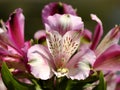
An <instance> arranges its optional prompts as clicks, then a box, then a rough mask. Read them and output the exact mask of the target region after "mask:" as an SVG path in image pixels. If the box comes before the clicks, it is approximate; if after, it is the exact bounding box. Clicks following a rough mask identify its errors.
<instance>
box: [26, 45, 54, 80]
mask: <svg viewBox="0 0 120 90" xmlns="http://www.w3.org/2000/svg"><path fill="white" fill-rule="evenodd" d="M27 56H28V60H29V61H28V64H29V65H30V70H31V73H32V74H33V75H34V76H35V77H36V78H40V79H42V80H46V79H49V78H51V77H52V75H53V73H52V72H51V68H52V67H51V64H50V62H49V61H50V60H49V59H50V57H49V53H48V52H46V50H45V48H44V47H43V46H41V45H34V46H32V47H31V48H30V49H29V50H28V54H27ZM43 68H44V69H43Z"/></svg>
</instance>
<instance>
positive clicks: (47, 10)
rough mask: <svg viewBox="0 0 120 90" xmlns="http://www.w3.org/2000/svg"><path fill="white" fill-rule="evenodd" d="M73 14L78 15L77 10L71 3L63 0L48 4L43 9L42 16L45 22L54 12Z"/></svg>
mask: <svg viewBox="0 0 120 90" xmlns="http://www.w3.org/2000/svg"><path fill="white" fill-rule="evenodd" d="M57 13H58V14H72V15H76V11H75V10H74V9H73V8H72V6H71V5H68V4H65V3H61V2H53V3H50V4H48V5H46V6H45V7H44V8H43V10H42V18H43V22H44V23H45V22H47V17H48V16H52V15H54V14H57Z"/></svg>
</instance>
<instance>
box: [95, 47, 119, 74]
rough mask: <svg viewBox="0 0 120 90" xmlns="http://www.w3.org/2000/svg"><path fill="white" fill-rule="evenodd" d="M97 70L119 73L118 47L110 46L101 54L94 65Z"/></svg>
mask: <svg viewBox="0 0 120 90" xmlns="http://www.w3.org/2000/svg"><path fill="white" fill-rule="evenodd" d="M94 68H95V69H97V70H108V71H113V72H115V71H119V70H120V46H119V45H112V46H111V47H109V48H108V49H107V50H106V51H105V52H103V53H102V54H101V55H100V56H99V57H98V58H97V60H96V62H95V63H94Z"/></svg>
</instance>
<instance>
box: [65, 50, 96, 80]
mask: <svg viewBox="0 0 120 90" xmlns="http://www.w3.org/2000/svg"><path fill="white" fill-rule="evenodd" d="M81 50H83V49H81ZM95 60H96V56H95V54H94V52H93V51H91V50H89V49H87V50H84V51H79V52H78V53H77V54H75V55H74V56H73V57H72V58H71V60H70V61H69V62H68V64H67V65H66V67H67V68H68V69H69V73H68V76H67V77H68V78H71V79H77V80H81V79H85V78H87V77H88V76H89V72H90V68H91V66H92V65H93V63H94V62H95Z"/></svg>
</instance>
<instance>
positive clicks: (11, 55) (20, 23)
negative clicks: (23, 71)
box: [0, 8, 30, 68]
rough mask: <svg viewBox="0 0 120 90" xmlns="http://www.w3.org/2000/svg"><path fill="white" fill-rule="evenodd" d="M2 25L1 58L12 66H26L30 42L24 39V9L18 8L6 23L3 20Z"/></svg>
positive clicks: (0, 31) (0, 33)
mask: <svg viewBox="0 0 120 90" xmlns="http://www.w3.org/2000/svg"><path fill="white" fill-rule="evenodd" d="M2 26H3V28H0V54H1V55H0V58H1V60H3V61H7V62H9V63H8V64H9V65H10V66H11V67H17V68H19V67H21V68H25V66H24V64H23V63H26V62H27V58H26V52H27V49H28V48H29V47H30V43H29V42H25V41H24V16H23V14H22V9H20V8H18V9H16V10H15V11H14V12H13V13H12V14H11V15H10V17H9V19H8V21H7V22H6V23H3V22H2ZM13 61H14V62H13ZM18 62H19V63H18ZM20 63H21V64H20ZM17 64H19V65H17Z"/></svg>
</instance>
